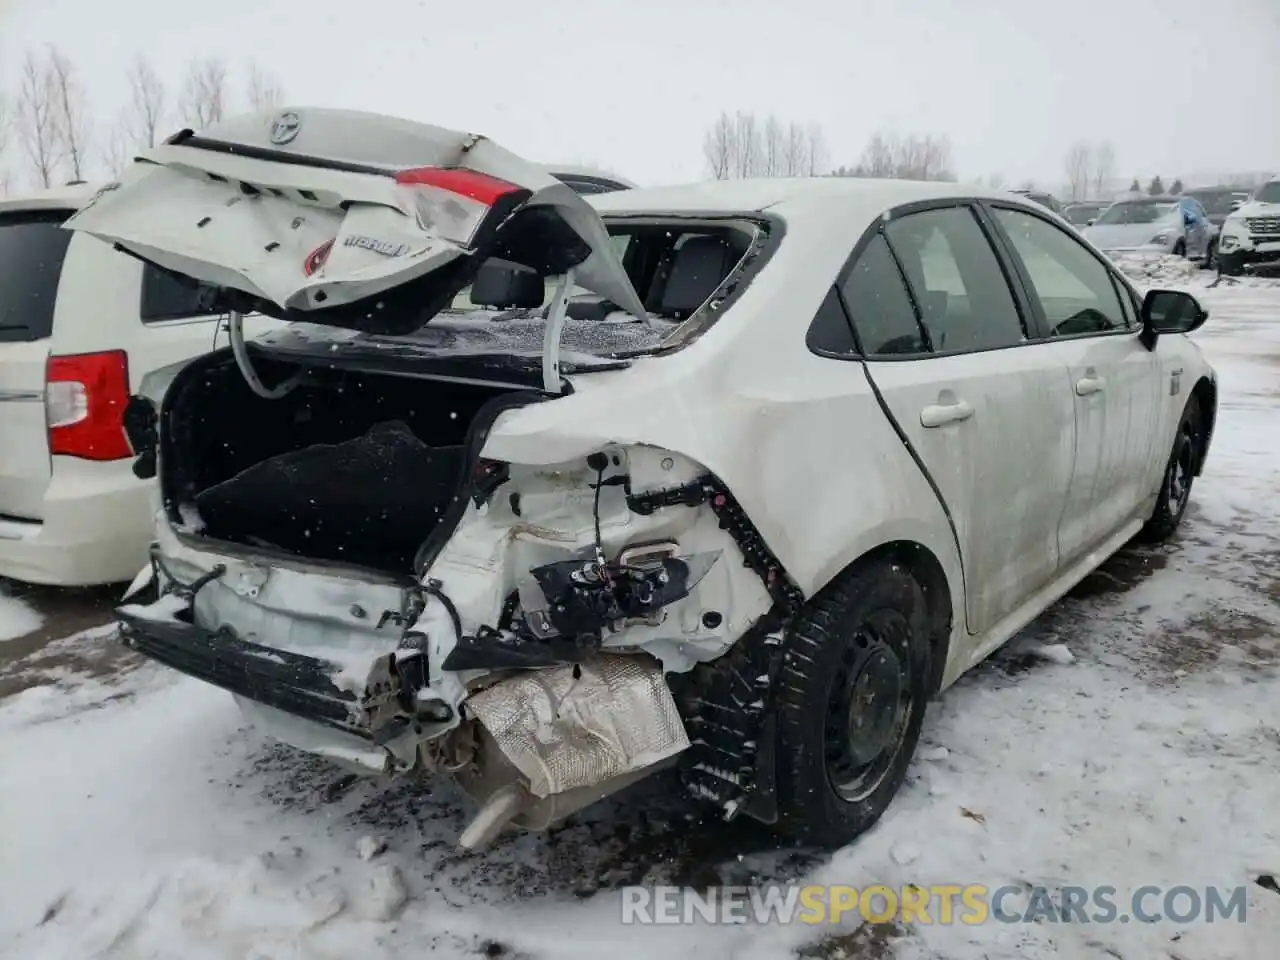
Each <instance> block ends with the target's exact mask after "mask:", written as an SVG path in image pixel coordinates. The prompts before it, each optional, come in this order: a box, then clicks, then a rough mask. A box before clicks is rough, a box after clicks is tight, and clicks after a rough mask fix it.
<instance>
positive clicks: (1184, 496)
mask: <svg viewBox="0 0 1280 960" xmlns="http://www.w3.org/2000/svg"><path fill="white" fill-rule="evenodd" d="M1203 449H1204V434H1203V421H1202V419H1201V416H1200V404H1199V402H1198V401H1197V400H1196V398H1195V397H1192V398H1191V399H1190V400H1188V401H1187V405H1186V407H1185V408H1184V409H1183V411H1182V418H1181V419H1180V420H1179V421H1178V431H1177V433H1175V434H1174V437H1173V449H1172V450H1171V451H1170V452H1169V461H1168V463H1167V464H1166V465H1165V468H1164V477H1163V479H1162V480H1161V481H1160V497H1159V499H1158V500H1157V501H1156V508H1155V510H1154V511H1153V512H1152V514H1151V519H1149V520H1148V521H1147V524H1146V526H1144V527H1143V528H1142V531H1141V532H1140V533H1139V534H1138V536H1139V538H1140V539H1142V540H1145V541H1146V542H1147V543H1160V542H1161V541H1164V540H1168V539H1169V538H1170V537H1171V536H1173V532H1174V531H1175V530H1177V529H1178V524H1180V523H1181V522H1182V517H1183V515H1184V514H1185V513H1186V512H1187V504H1188V503H1189V502H1190V501H1191V485H1192V482H1193V481H1194V480H1195V472H1196V468H1197V466H1198V464H1199V461H1200V457H1201V455H1202V454H1201V451H1202V450H1203Z"/></svg>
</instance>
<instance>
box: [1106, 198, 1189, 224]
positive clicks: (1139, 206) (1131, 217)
mask: <svg viewBox="0 0 1280 960" xmlns="http://www.w3.org/2000/svg"><path fill="white" fill-rule="evenodd" d="M1177 212H1178V204H1177V203H1176V202H1172V201H1163V200H1160V201H1157V200H1124V201H1121V202H1120V203H1113V204H1112V205H1111V206H1110V207H1108V208H1107V210H1106V212H1105V213H1103V214H1102V216H1100V217H1099V218H1098V222H1097V224H1096V226H1099V227H1102V226H1111V225H1119V224H1129V223H1155V222H1156V221H1158V220H1164V219H1165V218H1167V217H1172V216H1173V215H1174V214H1176V213H1177Z"/></svg>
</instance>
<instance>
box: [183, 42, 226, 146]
mask: <svg viewBox="0 0 1280 960" xmlns="http://www.w3.org/2000/svg"><path fill="white" fill-rule="evenodd" d="M226 109H227V67H226V64H224V63H223V62H222V61H221V60H219V59H217V58H215V57H210V58H208V59H205V60H197V61H195V62H194V63H192V64H191V66H190V67H188V68H187V76H186V79H185V80H184V81H183V83H182V95H181V97H180V99H179V101H178V112H179V113H180V114H181V116H182V120H183V122H184V123H186V124H188V125H190V126H191V127H193V128H194V129H196V130H200V129H203V128H204V127H207V126H209V125H210V124H211V123H217V122H218V121H219V120H221V119H222V117H223V115H224V114H225V113H226Z"/></svg>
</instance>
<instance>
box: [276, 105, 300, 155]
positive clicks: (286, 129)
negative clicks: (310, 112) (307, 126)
mask: <svg viewBox="0 0 1280 960" xmlns="http://www.w3.org/2000/svg"><path fill="white" fill-rule="evenodd" d="M300 129H302V118H301V117H299V116H298V115H297V114H296V113H282V114H280V116H278V117H276V118H275V119H274V120H273V121H271V142H272V143H274V144H275V145H276V146H277V147H283V146H284V145H285V144H286V143H292V142H293V139H294V137H296V136H297V135H298V131H299V130H300Z"/></svg>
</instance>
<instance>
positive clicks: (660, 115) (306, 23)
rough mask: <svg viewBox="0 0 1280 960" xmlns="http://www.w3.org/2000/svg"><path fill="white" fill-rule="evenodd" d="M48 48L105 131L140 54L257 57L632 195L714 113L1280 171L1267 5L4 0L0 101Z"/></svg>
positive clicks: (1171, 164) (1274, 1) (1189, 169)
mask: <svg viewBox="0 0 1280 960" xmlns="http://www.w3.org/2000/svg"><path fill="white" fill-rule="evenodd" d="M45 43H55V44H57V45H58V46H59V47H60V48H61V49H62V50H63V51H64V52H65V53H66V54H68V55H69V56H70V58H71V59H72V60H73V61H74V62H75V63H76V65H77V66H78V68H79V69H80V71H81V73H82V75H83V77H84V79H85V80H86V81H87V83H88V85H89V86H90V93H91V98H92V101H93V109H94V113H95V115H96V116H99V117H101V118H103V120H104V122H105V121H106V120H108V119H109V118H110V117H111V116H112V115H113V114H114V113H115V111H116V110H117V109H118V107H119V105H120V102H121V101H122V99H123V96H124V81H123V75H124V70H125V67H126V65H127V64H128V62H129V61H130V59H131V58H132V57H133V55H134V54H135V53H136V52H138V51H143V52H145V53H146V54H147V55H148V56H150V57H152V58H153V60H154V62H155V64H156V66H157V67H158V69H159V70H160V71H161V73H162V74H163V75H164V76H165V77H166V79H168V80H170V81H171V85H172V86H173V87H175V88H176V86H177V85H178V82H179V80H180V78H181V75H182V72H183V70H184V69H185V66H186V64H187V62H188V61H189V60H191V59H193V58H196V57H203V56H210V55H213V56H220V57H224V58H225V59H226V60H227V61H228V63H229V64H230V65H231V67H232V69H233V70H239V68H240V67H241V66H242V64H243V63H244V62H246V61H247V60H249V59H251V58H252V59H256V60H257V61H258V62H259V63H261V64H262V65H263V66H264V67H266V68H267V69H268V70H269V71H270V72H272V73H273V74H275V76H276V77H277V78H278V79H279V80H280V82H281V83H282V84H283V85H284V87H285V90H286V92H287V100H288V101H289V102H291V103H293V104H316V105H329V106H345V107H353V108H360V109H368V110H376V111H379V112H385V113H391V114H398V115H402V116H405V117H412V118H415V119H420V120H425V121H430V122H433V123H437V124H441V125H444V126H449V127H458V128H463V129H466V130H470V131H475V132H480V133H484V134H486V135H488V136H489V137H491V138H492V139H494V140H496V141H498V142H499V143H501V144H502V145H503V146H506V147H508V148H510V149H512V150H515V151H517V152H519V153H522V154H524V155H526V156H528V157H530V158H531V159H536V160H544V161H561V162H588V163H594V164H598V165H601V166H605V167H608V168H611V169H614V170H616V171H618V172H619V173H623V174H625V175H628V176H630V177H631V178H632V179H635V180H637V181H640V182H642V183H657V182H663V181H673V180H689V179H695V178H698V177H700V176H702V175H703V174H704V166H703V161H702V155H701V141H702V135H703V131H704V129H705V127H706V126H707V124H708V123H709V122H710V121H711V120H713V119H714V118H715V116H716V115H717V113H718V112H719V111H721V110H724V109H727V110H731V111H732V110H736V109H742V110H749V111H755V112H757V113H759V114H766V113H768V112H771V111H772V112H775V113H777V114H779V115H780V116H782V117H783V118H784V119H795V120H799V121H803V122H808V121H816V122H818V123H820V124H821V125H822V127H823V129H824V131H825V135H826V140H827V144H828V148H829V150H828V152H829V154H830V158H829V159H830V162H831V163H832V164H833V165H835V164H840V163H845V164H852V163H854V162H856V160H857V158H858V155H859V153H860V152H861V150H862V147H863V145H864V143H865V141H866V139H867V137H868V136H869V135H870V134H871V133H872V132H873V131H875V130H876V129H878V128H884V129H890V130H897V131H899V132H903V133H908V132H919V133H938V134H947V135H949V136H950V138H951V141H952V145H953V154H954V162H955V165H956V167H957V168H958V172H959V173H960V175H961V177H962V178H965V179H968V178H977V177H982V176H986V175H988V174H990V173H993V172H1000V173H1002V174H1003V175H1004V176H1005V177H1006V178H1007V179H1008V181H1009V182H1011V183H1014V182H1020V181H1021V180H1023V179H1024V178H1036V179H1037V180H1038V181H1040V182H1041V183H1043V184H1046V185H1056V184H1058V183H1060V182H1062V180H1063V179H1064V177H1063V173H1062V166H1063V164H1062V155H1063V153H1064V152H1065V150H1066V148H1067V147H1068V145H1069V144H1070V142H1071V141H1072V140H1074V139H1076V138H1077V137H1086V138H1089V139H1091V140H1096V139H1102V138H1110V139H1112V140H1114V141H1115V143H1116V147H1117V154H1118V162H1117V167H1118V169H1117V175H1122V176H1126V177H1128V176H1132V175H1139V176H1142V177H1143V178H1147V177H1150V176H1151V174H1154V173H1159V174H1162V175H1163V176H1164V177H1165V179H1166V182H1169V181H1170V180H1171V179H1172V178H1173V177H1175V176H1194V174H1196V173H1197V172H1202V171H1230V170H1277V169H1280V0H826V2H823V0H631V2H622V0H534V2H530V0H482V2H475V0H471V2H467V0H452V2H442V0H305V2H304V0H274V2H273V0H216V2H211V3H203V2H192V0H0V77H2V78H3V82H4V86H5V87H7V88H8V89H9V90H11V91H12V90H13V89H14V88H15V87H16V85H17V77H18V68H19V65H20V61H21V58H22V54H23V52H24V50H26V49H28V48H33V47H37V46H39V45H42V44H45ZM239 72H240V74H241V75H242V73H243V71H242V70H239ZM171 126H174V127H175V128H176V123H174V124H171ZM15 162H16V158H14V157H13V156H12V155H11V156H10V157H9V163H10V165H13V164H14V163H15Z"/></svg>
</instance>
